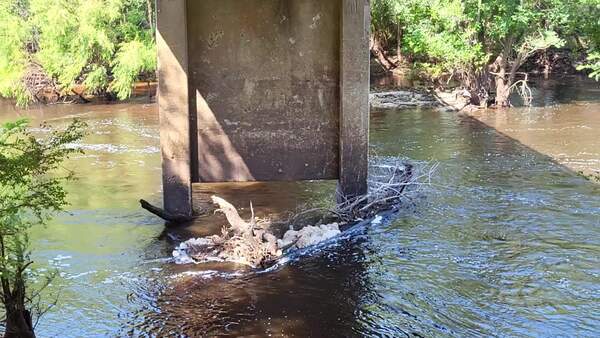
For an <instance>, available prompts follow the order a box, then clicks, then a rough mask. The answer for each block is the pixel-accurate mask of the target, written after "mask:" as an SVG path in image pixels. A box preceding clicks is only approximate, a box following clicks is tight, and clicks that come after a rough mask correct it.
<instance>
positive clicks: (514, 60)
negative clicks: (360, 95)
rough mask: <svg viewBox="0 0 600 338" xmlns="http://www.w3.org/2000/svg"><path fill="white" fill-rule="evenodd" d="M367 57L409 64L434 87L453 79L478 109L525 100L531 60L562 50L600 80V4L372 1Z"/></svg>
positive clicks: (573, 0)
mask: <svg viewBox="0 0 600 338" xmlns="http://www.w3.org/2000/svg"><path fill="white" fill-rule="evenodd" d="M371 11H372V37H371V52H372V54H373V55H374V56H375V57H377V59H378V61H379V63H380V64H381V65H382V66H383V67H384V68H386V69H388V70H389V69H392V68H394V67H397V66H399V65H400V64H402V63H403V62H406V61H408V62H409V63H410V64H411V66H412V67H413V68H414V69H416V70H418V71H419V72H421V73H422V74H425V75H426V76H428V77H430V78H431V79H433V80H435V81H438V82H449V81H450V80H454V81H458V82H459V83H460V84H461V86H463V87H464V88H465V89H466V90H468V91H469V95H470V97H471V101H472V103H473V104H476V105H489V104H495V105H497V106H509V105H510V101H509V94H510V93H511V92H513V91H521V94H523V96H525V97H527V92H526V91H527V90H528V87H527V85H526V84H527V82H526V81H527V78H528V74H527V72H522V71H521V67H522V66H523V64H524V63H525V62H527V61H528V59H529V58H530V57H532V56H533V55H536V54H537V55H539V54H542V55H543V53H544V52H545V51H547V50H548V49H550V48H552V47H555V48H565V49H567V50H568V51H570V52H572V53H579V54H584V55H587V56H588V61H587V62H585V63H582V64H581V65H579V69H581V70H587V71H589V72H590V75H591V76H592V77H595V78H596V79H599V78H600V53H599V52H600V0H372V2H371Z"/></svg>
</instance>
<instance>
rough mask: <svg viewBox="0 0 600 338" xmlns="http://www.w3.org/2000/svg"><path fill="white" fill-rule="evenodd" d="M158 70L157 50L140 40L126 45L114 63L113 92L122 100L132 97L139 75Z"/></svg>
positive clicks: (120, 50)
mask: <svg viewBox="0 0 600 338" xmlns="http://www.w3.org/2000/svg"><path fill="white" fill-rule="evenodd" d="M155 69H156V48H155V47H154V46H153V45H147V44H144V43H143V42H141V41H139V40H134V41H131V42H127V43H124V44H122V45H121V46H120V48H119V52H118V53H117V56H116V57H115V59H114V61H113V74H114V75H115V80H114V81H113V82H112V84H111V90H112V91H113V92H115V93H117V97H118V98H119V99H121V100H123V99H126V98H128V97H129V96H131V89H132V87H133V82H134V80H135V79H136V77H137V75H138V74H142V73H144V72H151V71H154V70H155Z"/></svg>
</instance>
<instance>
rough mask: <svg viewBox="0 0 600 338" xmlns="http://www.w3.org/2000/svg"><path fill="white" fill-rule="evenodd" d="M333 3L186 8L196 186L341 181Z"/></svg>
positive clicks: (208, 3) (215, 2) (223, 3)
mask: <svg viewBox="0 0 600 338" xmlns="http://www.w3.org/2000/svg"><path fill="white" fill-rule="evenodd" d="M340 5H341V1H339V0H327V1H323V0H269V1H265V0H245V1H239V0H202V1H188V13H187V15H188V36H189V60H190V69H191V70H192V72H191V75H190V85H191V88H190V92H191V93H193V95H194V97H193V98H192V99H195V102H193V103H192V105H193V106H192V108H194V107H195V109H192V115H196V118H197V142H198V153H197V154H198V169H197V175H196V176H197V177H196V178H195V181H199V182H221V181H253V180H258V181H260V180H267V181H272V180H304V179H335V178H338V175H339V173H338V171H339V166H338V161H339V116H340V112H339V111H340V108H339V107H340V102H339V97H340V94H339V83H340V63H339V59H340ZM366 50H368V48H367V49H366ZM349 127H352V126H349ZM358 160H359V159H355V161H358Z"/></svg>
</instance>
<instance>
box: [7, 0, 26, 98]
mask: <svg viewBox="0 0 600 338" xmlns="http://www.w3.org/2000/svg"><path fill="white" fill-rule="evenodd" d="M28 32H29V27H28V25H27V23H26V22H24V21H23V20H22V19H21V17H20V16H19V8H18V6H16V4H14V3H13V1H10V0H0V96H4V97H12V98H15V99H17V102H19V103H21V104H23V103H25V102H27V101H29V95H28V93H27V90H26V88H25V87H24V85H23V83H22V82H21V77H22V76H23V74H24V73H25V71H26V69H27V59H28V56H27V53H26V52H25V49H24V48H23V47H24V45H25V42H26V41H27V38H28Z"/></svg>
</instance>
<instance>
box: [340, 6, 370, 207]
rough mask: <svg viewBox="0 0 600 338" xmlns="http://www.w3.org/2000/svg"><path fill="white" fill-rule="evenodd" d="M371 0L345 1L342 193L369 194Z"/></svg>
mask: <svg viewBox="0 0 600 338" xmlns="http://www.w3.org/2000/svg"><path fill="white" fill-rule="evenodd" d="M370 20H371V16H370V4H369V0H342V14H341V21H342V22H341V45H340V50H341V59H340V67H341V69H340V178H339V179H340V182H339V189H338V190H339V193H341V194H342V195H343V196H344V197H354V196H357V195H362V194H364V193H366V192H367V173H368V152H369V30H370V25H371V22H370Z"/></svg>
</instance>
